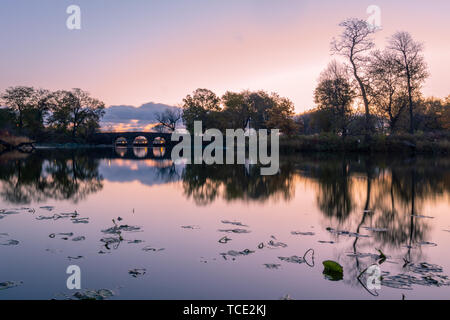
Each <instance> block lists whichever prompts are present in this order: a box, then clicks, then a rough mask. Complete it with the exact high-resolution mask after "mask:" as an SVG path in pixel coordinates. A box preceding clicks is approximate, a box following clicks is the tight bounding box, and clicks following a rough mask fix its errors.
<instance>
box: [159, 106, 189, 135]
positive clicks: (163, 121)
mask: <svg viewBox="0 0 450 320" xmlns="http://www.w3.org/2000/svg"><path fill="white" fill-rule="evenodd" d="M181 117H182V113H181V110H179V109H175V110H170V109H167V110H166V111H164V112H159V113H157V114H156V115H155V118H156V120H157V121H158V126H159V127H163V128H167V129H168V130H170V131H171V132H173V131H175V128H176V126H177V122H178V121H180V120H181Z"/></svg>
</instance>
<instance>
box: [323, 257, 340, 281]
mask: <svg viewBox="0 0 450 320" xmlns="http://www.w3.org/2000/svg"><path fill="white" fill-rule="evenodd" d="M322 264H323V267H324V269H323V274H324V275H325V278H327V279H328V280H331V281H339V280H342V279H343V278H344V269H343V268H342V266H341V265H340V264H339V263H337V262H336V261H332V260H326V261H323V262H322Z"/></svg>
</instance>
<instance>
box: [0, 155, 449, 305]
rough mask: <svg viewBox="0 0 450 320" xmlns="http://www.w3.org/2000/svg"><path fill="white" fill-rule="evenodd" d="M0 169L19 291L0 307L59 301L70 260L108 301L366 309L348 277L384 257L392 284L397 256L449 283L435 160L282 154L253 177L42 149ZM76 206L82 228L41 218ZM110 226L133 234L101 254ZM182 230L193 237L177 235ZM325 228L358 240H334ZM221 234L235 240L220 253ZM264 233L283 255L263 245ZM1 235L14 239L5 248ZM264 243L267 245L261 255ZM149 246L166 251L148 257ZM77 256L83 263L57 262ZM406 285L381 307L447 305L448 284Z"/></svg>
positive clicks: (1, 217) (444, 182) (8, 268)
mask: <svg viewBox="0 0 450 320" xmlns="http://www.w3.org/2000/svg"><path fill="white" fill-rule="evenodd" d="M0 164H1V166H0V209H2V210H5V211H1V210H0V222H1V224H0V225H1V229H0V255H1V256H2V259H0V282H3V281H23V284H22V285H20V286H18V287H15V288H10V289H7V290H1V291H0V299H38V298H39V299H51V298H62V297H64V296H62V295H61V294H67V295H69V296H70V295H71V294H73V291H72V292H71V291H69V290H67V288H66V280H67V275H66V273H65V270H66V268H67V266H68V265H70V264H76V265H79V266H80V267H81V270H82V288H85V289H86V288H91V289H100V288H107V289H111V290H113V291H114V292H115V296H114V297H113V299H278V298H280V297H282V296H285V295H286V294H289V295H290V296H291V297H292V298H295V299H349V298H352V299H376V297H374V296H373V295H371V294H370V293H368V292H367V291H366V290H365V289H364V288H363V287H362V286H361V285H360V284H359V283H358V281H357V280H356V277H357V276H358V275H359V274H360V273H361V272H362V271H363V270H364V268H366V267H367V266H369V265H370V264H372V263H375V261H376V260H377V258H376V257H377V255H376V253H377V249H381V250H382V251H383V252H384V253H385V254H386V255H387V256H388V259H387V261H386V262H384V263H383V264H381V269H382V271H383V272H389V274H390V275H396V274H400V273H404V272H407V271H405V269H404V267H403V264H404V260H403V259H407V260H408V261H410V262H412V263H421V262H426V263H429V264H435V265H438V266H440V267H442V272H440V273H439V274H440V275H443V276H448V275H449V274H450V258H449V256H448V244H449V243H450V233H449V231H450V216H449V214H448V213H449V210H450V205H449V203H450V184H449V182H450V180H449V175H448V172H449V170H448V167H449V165H450V163H449V161H448V159H446V158H434V159H427V158H423V157H417V158H415V159H407V160H405V159H400V158H391V157H364V156H358V155H347V156H342V157H339V156H332V155H322V156H320V155H299V156H296V157H287V158H282V159H281V163H280V165H281V167H280V168H281V170H280V173H279V175H277V176H264V177H263V176H260V175H259V170H256V168H255V170H253V169H252V168H251V167H250V168H246V167H245V166H244V165H236V166H216V167H208V166H205V167H202V166H198V165H175V164H174V163H172V161H171V160H169V159H162V160H158V159H157V158H151V155H148V156H147V158H145V159H139V158H137V157H134V156H133V150H131V149H130V150H128V153H127V154H126V155H123V156H120V155H118V154H117V153H116V152H115V151H114V150H110V149H101V150H100V149H99V150H92V149H90V150H85V151H81V150H80V151H74V150H59V151H54V150H39V151H38V152H36V153H34V154H33V155H30V156H29V157H28V158H27V159H15V160H14V161H11V159H9V160H8V159H5V158H4V157H1V158H0ZM42 206H54V210H53V211H48V210H46V209H45V208H41V207H42ZM23 207H29V208H34V209H35V211H32V212H29V211H28V209H21V208H23ZM365 208H368V209H369V210H370V212H366V213H365V212H364V210H365ZM14 210H16V211H17V213H15V214H7V213H5V212H7V211H14ZM74 210H76V211H77V213H78V214H79V215H80V217H84V218H89V219H88V220H89V223H87V224H74V223H72V221H71V220H70V219H68V218H66V219H56V220H53V219H49V220H40V219H39V217H40V216H53V215H54V214H61V213H65V212H74ZM412 213H413V214H414V215H420V216H428V218H426V217H411V214H412ZM118 217H121V219H122V220H120V224H126V225H128V226H138V227H140V228H141V229H140V231H139V232H123V234H122V236H123V240H122V241H121V242H120V244H119V245H118V246H117V247H111V248H109V249H107V248H105V246H104V243H103V242H102V241H101V239H103V238H105V237H112V236H113V235H111V234H105V233H104V232H103V230H106V229H108V228H110V227H112V226H113V222H112V220H113V219H115V221H116V222H117V221H118ZM431 217H432V218H431ZM223 220H228V221H240V222H242V223H243V224H245V225H247V226H248V227H244V228H246V229H247V230H249V231H250V232H249V233H243V234H234V233H224V232H221V231H219V230H223V229H233V228H236V227H235V226H233V225H230V224H224V223H222V221H223ZM187 225H190V226H197V227H198V228H195V229H186V228H182V226H187ZM330 227H331V228H333V229H336V230H344V231H349V232H358V233H360V234H361V235H365V236H366V237H360V238H355V237H349V236H347V235H345V234H344V235H339V236H338V235H336V234H333V233H331V232H329V231H328V230H327V228H330ZM366 227H369V228H386V229H387V230H386V231H384V232H375V231H370V230H368V229H365V228H366ZM292 231H300V232H312V233H313V234H312V235H293V234H292V233H291V232H292ZM68 232H73V233H74V236H73V237H76V236H84V237H85V238H86V239H85V240H84V241H79V242H75V241H71V238H72V237H69V239H67V240H64V239H61V237H62V236H61V235H59V233H68ZM50 234H55V235H56V236H55V237H53V238H52V237H49V235H50ZM224 235H227V236H228V237H229V238H231V239H232V240H231V241H230V242H228V243H226V244H222V243H219V242H218V240H219V239H220V238H221V237H223V236H224ZM272 236H274V237H275V238H276V240H274V241H276V242H278V241H280V242H283V243H285V244H287V247H284V248H271V247H269V246H268V245H267V243H268V242H269V241H270V240H273V238H272ZM9 239H14V240H17V241H19V242H18V243H17V244H16V245H9V246H8V245H2V244H5V243H6V242H7V241H8V240H9ZM134 240H142V241H144V242H141V243H133V241H134ZM129 241H131V243H130V242H129ZM319 241H333V243H321V242H319ZM261 242H263V243H265V244H266V247H264V248H263V249H258V244H259V243H261ZM146 246H150V247H152V248H164V249H165V250H163V251H158V252H152V251H148V252H146V251H143V250H142V249H143V248H144V247H146ZM310 248H313V249H314V266H312V267H310V266H307V265H306V264H305V263H302V264H297V263H289V262H285V261H281V260H280V259H279V257H280V256H281V257H290V256H293V255H297V256H300V257H302V256H303V254H304V253H305V252H306V251H307V250H308V249H310ZM244 249H249V250H253V251H255V252H254V253H252V254H250V255H248V256H237V257H235V259H234V260H233V259H231V258H230V257H228V258H227V259H224V258H223V256H222V253H227V252H228V251H229V250H237V251H241V250H244ZM356 253H357V254H368V253H369V254H375V256H376V257H375V258H373V257H372V256H366V257H357V256H354V254H356ZM79 255H80V256H83V258H81V259H79V260H69V259H68V256H72V257H73V256H75V257H76V256H79ZM324 260H334V261H337V262H339V263H340V264H341V265H342V266H343V268H344V278H343V280H342V281H337V282H336V281H329V280H327V279H326V278H325V277H324V275H323V266H322V261H324ZM264 264H280V268H279V269H277V270H269V269H267V268H265V266H264ZM134 268H146V269H147V274H146V275H144V276H142V277H140V278H133V277H132V276H130V275H129V274H128V270H130V269H134ZM36 270H38V271H36ZM36 272H39V277H37V276H36ZM416 276H417V274H416ZM433 276H434V277H435V275H433ZM448 284H450V283H448ZM410 289H411V290H406V289H397V288H391V287H387V286H384V285H383V286H382V288H381V289H380V290H378V294H379V298H381V299H401V297H402V294H405V295H406V299H417V298H421V299H432V298H434V299H447V298H448V296H449V292H450V286H442V287H437V286H435V285H429V286H427V285H413V286H412V287H411V288H410Z"/></svg>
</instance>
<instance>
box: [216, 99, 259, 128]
mask: <svg viewBox="0 0 450 320" xmlns="http://www.w3.org/2000/svg"><path fill="white" fill-rule="evenodd" d="M222 102H223V105H224V110H223V112H224V118H225V119H224V120H225V123H224V127H225V128H229V129H245V128H247V126H248V124H249V122H250V119H251V118H252V117H254V116H255V110H254V108H253V104H252V103H251V101H250V92H249V91H242V92H239V93H237V92H231V91H227V92H226V93H225V94H224V95H223V96H222Z"/></svg>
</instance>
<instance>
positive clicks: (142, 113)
mask: <svg viewBox="0 0 450 320" xmlns="http://www.w3.org/2000/svg"><path fill="white" fill-rule="evenodd" d="M177 109H179V108H178V107H175V106H170V105H167V104H162V103H153V102H149V103H145V104H143V105H141V106H140V107H134V106H127V105H120V106H110V107H108V108H106V109H105V115H104V116H103V118H102V120H101V123H100V125H101V127H102V129H103V130H108V131H150V130H151V129H152V128H153V127H154V126H155V125H156V124H157V121H156V118H155V115H156V114H158V113H160V112H164V111H166V110H177Z"/></svg>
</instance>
